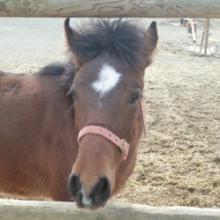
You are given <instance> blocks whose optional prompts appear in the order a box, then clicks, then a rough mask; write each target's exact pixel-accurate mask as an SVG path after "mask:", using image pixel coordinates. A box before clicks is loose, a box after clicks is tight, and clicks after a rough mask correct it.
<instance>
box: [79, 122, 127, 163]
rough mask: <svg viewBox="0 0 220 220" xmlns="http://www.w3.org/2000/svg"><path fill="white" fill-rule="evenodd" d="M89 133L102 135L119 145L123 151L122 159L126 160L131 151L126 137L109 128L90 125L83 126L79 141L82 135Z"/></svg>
mask: <svg viewBox="0 0 220 220" xmlns="http://www.w3.org/2000/svg"><path fill="white" fill-rule="evenodd" d="M87 134H96V135H99V136H102V137H104V138H106V139H107V140H109V141H110V142H112V143H113V144H114V145H115V146H116V147H118V148H119V149H120V151H121V153H122V159H123V160H126V159H127V156H128V152H129V144H128V142H127V141H126V140H125V139H120V138H119V137H118V136H117V135H115V134H114V133H112V132H111V131H109V130H108V129H106V128H104V127H101V126H96V125H88V126H86V127H84V128H82V129H81V130H80V132H79V134H78V143H80V140H81V139H82V137H84V136H85V135H87Z"/></svg>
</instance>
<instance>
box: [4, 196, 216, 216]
mask: <svg viewBox="0 0 220 220" xmlns="http://www.w3.org/2000/svg"><path fill="white" fill-rule="evenodd" d="M0 219H1V220H114V219H115V220H219V219H220V209H208V208H206V209H200V208H187V207H164V208H156V207H149V206H143V205H119V204H114V205H107V206H106V207H105V208H103V209H100V210H98V211H89V210H82V209H78V208H76V207H75V205H74V203H64V202H63V203H62V202H46V201H41V202H39V201H18V200H6V199H0Z"/></svg>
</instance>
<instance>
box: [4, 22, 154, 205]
mask: <svg viewBox="0 0 220 220" xmlns="http://www.w3.org/2000/svg"><path fill="white" fill-rule="evenodd" d="M68 25H69V24H68V20H67V21H66V23H65V28H66V35H67V40H68V45H69V47H70V50H71V53H72V56H73V57H74V60H77V62H75V63H73V64H69V65H70V66H71V65H72V66H77V67H79V69H78V70H77V72H76V70H75V69H74V68H72V69H71V68H70V70H68V71H69V75H68V74H67V77H65V76H66V75H65V68H63V69H62V68H60V69H59V71H57V73H56V74H51V73H50V71H52V72H53V71H55V70H56V68H55V69H54V67H53V68H51V67H49V68H44V69H43V70H42V71H40V73H38V74H35V75H29V76H28V75H22V74H21V75H13V74H7V73H0V191H1V192H4V193H8V194H14V195H22V196H31V197H47V198H52V199H54V200H71V197H72V195H71V194H70V192H69V191H68V187H67V185H68V178H69V176H70V177H71V176H73V175H78V176H79V177H80V182H81V184H82V185H83V186H84V188H85V191H86V194H87V195H90V193H91V191H92V190H93V188H94V187H95V185H96V184H97V182H98V181H99V179H100V178H102V177H107V178H108V179H109V181H110V187H111V195H113V194H115V193H117V192H118V191H119V190H120V188H121V187H122V186H123V185H124V184H125V182H126V180H127V179H128V177H129V176H130V174H131V172H132V170H133V168H134V165H135V161H136V151H137V145H138V141H139V139H140V136H141V133H142V130H143V118H142V116H141V114H140V108H139V107H140V102H141V100H140V99H138V100H137V103H136V102H135V103H134V104H132V105H130V104H128V103H127V100H129V99H130V96H131V95H132V94H133V93H134V92H135V91H136V90H137V87H138V88H139V89H140V90H142V88H143V76H144V69H145V67H146V66H148V65H149V63H150V60H151V54H152V53H153V51H154V49H155V47H156V43H157V33H156V26H155V24H154V27H153V30H151V29H150V31H149V32H146V36H147V37H146V42H148V43H149V44H148V46H147V47H144V48H145V49H146V50H147V51H145V52H146V53H145V55H146V57H145V58H144V59H145V61H146V62H145V64H143V63H144V61H143V58H141V59H139V61H140V64H141V65H145V67H140V68H139V67H138V68H136V66H135V65H134V63H130V59H131V58H132V56H133V55H132V54H130V55H129V57H127V55H126V57H124V56H123V54H122V53H123V51H121V55H120V56H121V58H120V57H119V58H118V59H116V57H115V56H116V55H117V54H116V53H117V51H118V49H117V51H114V54H111V53H109V52H108V51H106V52H103V51H101V52H100V54H96V56H95V57H89V58H88V59H87V58H85V57H83V54H79V53H80V52H82V51H84V50H83V47H82V48H78V51H77V52H76V53H75V47H74V46H73V44H74V42H75V41H74V36H75V35H74V30H72V29H70V27H69V26H68ZM120 25H121V23H120ZM112 30H113V31H114V30H115V28H114V29H112ZM131 30H132V26H130V25H129V31H131ZM134 30H135V31H137V29H134ZM152 31H153V33H151V32H152ZM126 33H127V32H126ZM113 34H114V33H113ZM76 36H77V39H78V41H79V38H80V35H79V34H77V35H76ZM112 36H113V35H112ZM134 36H136V35H134ZM114 37H116V36H114ZM154 38H155V39H154ZM152 39H154V40H152ZM129 40H130V39H129ZM135 42H136V41H135ZM137 42H138V41H137ZM137 42H136V43H137ZM142 42H144V41H142ZM108 43H109V42H108ZM109 44H110V45H111V46H112V43H111V42H110V43H109ZM81 45H83V43H82V42H81ZM129 45H130V41H129V43H128V45H125V46H128V47H129ZM87 46H88V45H87ZM113 46H114V45H113ZM122 48H124V46H123V47H122ZM138 48H139V49H140V50H141V46H139V45H138ZM119 52H120V51H119ZM142 52H143V51H142ZM77 53H78V54H77ZM142 55H143V54H142ZM82 57H83V60H80V59H82ZM76 58H77V59H76ZM126 60H127V61H128V65H127V64H125V62H126ZM137 61H138V58H137ZM105 63H109V64H110V65H112V66H114V68H116V70H117V71H118V72H120V73H122V74H123V80H121V82H120V85H119V86H118V87H117V89H115V91H114V92H112V93H111V95H110V96H109V97H107V98H106V99H105V100H102V102H103V107H102V108H100V107H98V101H99V100H98V99H97V94H95V93H94V92H92V90H91V87H90V84H91V82H92V81H94V80H95V79H96V78H97V74H98V72H99V69H100V68H101V66H102V65H103V64H105ZM67 69H68V68H67ZM55 72H56V71H55ZM59 73H60V74H59ZM64 79H65V80H64ZM72 80H73V81H72ZM70 82H71V83H70ZM67 87H68V88H67ZM70 87H71V88H70ZM67 89H70V90H69V92H68V94H69V96H68V95H67ZM73 106H74V108H73ZM89 124H95V125H102V126H104V127H107V128H108V129H110V130H111V131H112V132H114V133H115V134H117V135H118V136H119V137H120V138H125V139H126V140H127V141H128V142H129V144H130V151H129V155H128V158H127V160H126V161H121V152H120V151H119V150H118V149H117V148H116V147H115V146H114V145H113V144H112V143H110V142H109V141H107V140H105V139H104V138H102V137H99V136H96V135H87V136H85V137H84V138H83V139H82V141H81V143H80V146H79V145H78V143H77V134H78V132H79V130H80V129H82V128H83V127H84V126H86V125H89ZM96 205H97V204H96ZM100 205H101V204H99V205H97V206H100Z"/></svg>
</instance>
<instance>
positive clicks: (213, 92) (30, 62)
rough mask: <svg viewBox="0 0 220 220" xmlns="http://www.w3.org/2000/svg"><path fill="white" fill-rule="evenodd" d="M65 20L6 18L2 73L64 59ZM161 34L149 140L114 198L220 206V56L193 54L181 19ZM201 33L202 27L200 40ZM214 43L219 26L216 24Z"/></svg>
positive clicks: (148, 88)
mask: <svg viewBox="0 0 220 220" xmlns="http://www.w3.org/2000/svg"><path fill="white" fill-rule="evenodd" d="M147 21H148V20H142V22H143V25H145V23H147ZM62 22H63V20H61V19H60V20H58V19H57V20H53V19H48V20H47V22H45V21H44V20H41V21H40V22H39V20H38V21H37V20H36V19H35V20H34V19H30V20H28V21H27V20H20V21H19V22H18V21H17V20H16V21H15V20H10V19H5V20H4V19H0V26H1V29H0V69H1V70H7V71H14V72H23V71H24V72H33V71H35V70H36V69H38V68H39V67H40V66H42V65H44V64H46V63H48V62H51V61H54V60H60V59H63V57H64V53H63V51H64V50H63V48H64V44H63V35H62V32H61V31H60V30H62ZM33 24H34V25H33ZM48 27H49V28H48ZM158 28H159V36H160V46H159V50H158V53H157V55H156V57H155V62H154V64H153V65H152V66H151V67H150V68H148V69H147V71H146V76H145V90H144V103H145V105H144V115H145V125H146V130H147V136H146V137H143V138H142V140H141V142H140V146H139V150H138V160H137V164H136V167H135V171H134V173H133V175H132V176H131V177H130V179H129V181H128V183H127V185H126V188H125V189H124V190H123V191H122V192H121V193H120V194H119V195H118V196H117V197H116V198H114V200H117V201H121V202H132V203H141V204H146V205H154V206H163V205H166V206H173V205H181V206H198V207H220V58H217V57H198V56H195V55H194V54H193V53H192V52H189V51H187V49H188V48H189V47H194V45H193V43H192V40H191V38H190V36H189V35H188V33H187V32H186V29H185V28H183V27H180V26H178V23H177V20H169V21H168V20H159V27H158ZM201 30H202V23H199V26H198V38H199V39H200V37H201ZM22 31H23V32H22ZM215 42H220V21H219V20H215V21H212V26H211V34H210V44H211V45H213V44H214V43H215ZM33 51H34V53H33Z"/></svg>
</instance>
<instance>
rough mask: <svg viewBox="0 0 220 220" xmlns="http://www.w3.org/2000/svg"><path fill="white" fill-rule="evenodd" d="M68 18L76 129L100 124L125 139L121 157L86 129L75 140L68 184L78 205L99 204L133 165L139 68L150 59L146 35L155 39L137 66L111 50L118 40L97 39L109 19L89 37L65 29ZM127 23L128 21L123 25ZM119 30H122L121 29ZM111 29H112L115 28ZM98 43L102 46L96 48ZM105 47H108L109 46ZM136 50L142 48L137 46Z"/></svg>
mask: <svg viewBox="0 0 220 220" xmlns="http://www.w3.org/2000/svg"><path fill="white" fill-rule="evenodd" d="M68 22H69V21H68V20H67V21H66V23H65V27H66V35H67V40H68V44H69V46H70V50H71V52H72V55H73V56H72V59H73V62H74V64H75V65H77V66H78V71H77V73H76V75H75V78H74V82H73V85H72V86H71V89H70V94H71V95H72V97H73V100H74V114H75V128H76V130H77V131H78V133H80V131H81V130H82V129H83V128H85V127H87V126H90V125H94V126H101V127H102V128H105V129H108V130H109V131H111V132H112V133H114V135H116V136H117V137H118V138H119V139H124V140H125V141H126V142H128V143H129V145H130V149H129V152H128V155H127V158H126V160H123V158H122V152H121V150H120V149H119V148H118V147H117V146H116V145H115V144H114V143H113V142H112V141H110V140H109V139H108V138H105V137H104V136H102V135H97V134H94V133H87V134H86V135H84V136H83V137H82V138H81V139H80V140H79V148H78V156H77V159H76V161H75V163H74V165H73V168H72V172H71V174H70V178H69V189H70V192H71V194H72V196H73V197H74V199H75V201H76V202H77V205H78V206H79V207H86V208H97V207H100V206H104V205H105V203H106V202H107V200H108V199H109V198H110V197H111V195H113V194H114V193H116V192H117V191H118V190H119V189H120V188H121V186H122V185H123V184H124V183H125V181H126V180H127V178H128V176H129V175H130V174H131V171H132V170H133V167H134V164H135V159H136V147H137V144H138V140H139V138H140V134H141V132H142V128H143V127H142V125H143V118H142V114H141V97H142V89H143V76H144V69H145V67H146V66H147V65H149V63H150V56H151V54H152V52H153V49H154V48H155V46H156V43H155V42H156V41H157V40H156V41H155V39H154V41H152V40H151V42H154V43H155V45H154V46H152V45H151V47H146V46H145V49H146V51H145V53H146V54H145V53H143V54H142V55H144V54H145V56H149V57H148V58H146V59H145V60H146V62H143V59H142V58H140V62H139V63H138V64H140V66H138V68H134V66H132V65H128V64H127V63H126V62H125V60H124V59H122V58H121V59H117V56H116V55H117V53H126V51H123V49H121V50H120V49H119V50H118V49H115V51H114V52H112V50H114V47H115V48H116V47H117V46H118V45H120V43H121V42H120V41H119V42H118V43H117V42H116V43H115V40H114V39H113V40H112V41H113V42H110V43H109V42H100V40H101V39H99V37H100V36H99V35H100V34H101V32H103V31H104V32H105V31H109V28H110V29H111V28H113V27H112V26H111V23H110V24H105V25H106V26H105V25H104V29H103V27H102V28H101V29H102V31H100V32H99V31H98V30H97V29H95V30H94V33H93V34H94V35H95V37H94V36H91V38H92V37H93V38H94V39H93V41H92V43H91V42H88V39H87V38H86V37H85V36H83V33H84V32H83V33H81V34H80V33H78V32H75V31H74V30H72V29H70V27H69V23H68ZM117 27H118V26H116V27H114V29H112V31H113V32H115V30H116V29H117ZM96 28H97V27H96ZM128 28H131V27H130V26H128ZM131 31H132V30H131ZM134 31H135V30H134ZM124 32H125V36H127V34H128V33H127V32H126V29H125V30H124ZM150 32H152V30H151V31H150ZM153 33H154V35H152V34H150V35H149V36H151V38H152V39H153V36H156V37H157V35H156V27H154V32H153ZM102 34H103V33H102ZM106 34H107V33H106ZM111 34H112V33H111ZM113 34H115V35H117V33H113ZM123 36H124V35H123V33H121V36H112V37H113V38H114V37H115V38H116V39H117V37H119V38H120V37H121V38H122V37H123ZM135 36H136V35H135ZM135 36H134V37H135ZM138 36H139V35H138ZM103 37H104V38H105V37H106V36H103ZM110 37H111V36H110ZM151 38H149V39H151ZM74 39H75V41H74ZM141 39H142V38H141ZM129 40H130V39H129ZM131 40H132V39H131ZM133 40H134V41H135V43H136V44H138V43H141V42H138V43H137V42H136V41H138V40H137V39H133ZM89 41H91V39H89ZM106 41H107V39H106ZM90 43H91V44H90ZM104 43H106V44H108V45H104ZM75 44H77V46H75ZM94 44H95V45H96V44H97V45H96V47H95V48H93V46H94ZM115 44H118V45H115ZM80 45H81V46H80ZM130 45H131V46H132V43H131V44H130V43H128V44H127V45H124V46H128V47H129V46H130ZM124 46H123V45H122V48H124ZM137 46H139V45H137ZM100 47H103V48H102V49H100ZM108 47H113V49H112V48H108ZM142 47H144V45H142ZM88 48H89V49H88ZM107 48H108V49H107ZM149 48H150V49H151V51H150V49H149ZM152 48H153V49H152ZM134 49H135V48H134ZM136 49H140V48H139V47H138V48H136ZM85 50H88V51H87V53H86V55H84V51H85ZM96 50H97V51H96ZM140 52H142V50H141V49H140ZM89 53H91V54H89ZM93 54H96V55H95V56H94V55H93ZM140 55H141V54H140ZM125 56H126V55H125ZM134 56H135V55H134ZM130 58H132V55H131V56H130V57H129V59H130ZM134 59H135V57H134ZM137 62H138V60H137ZM141 65H142V66H141Z"/></svg>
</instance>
